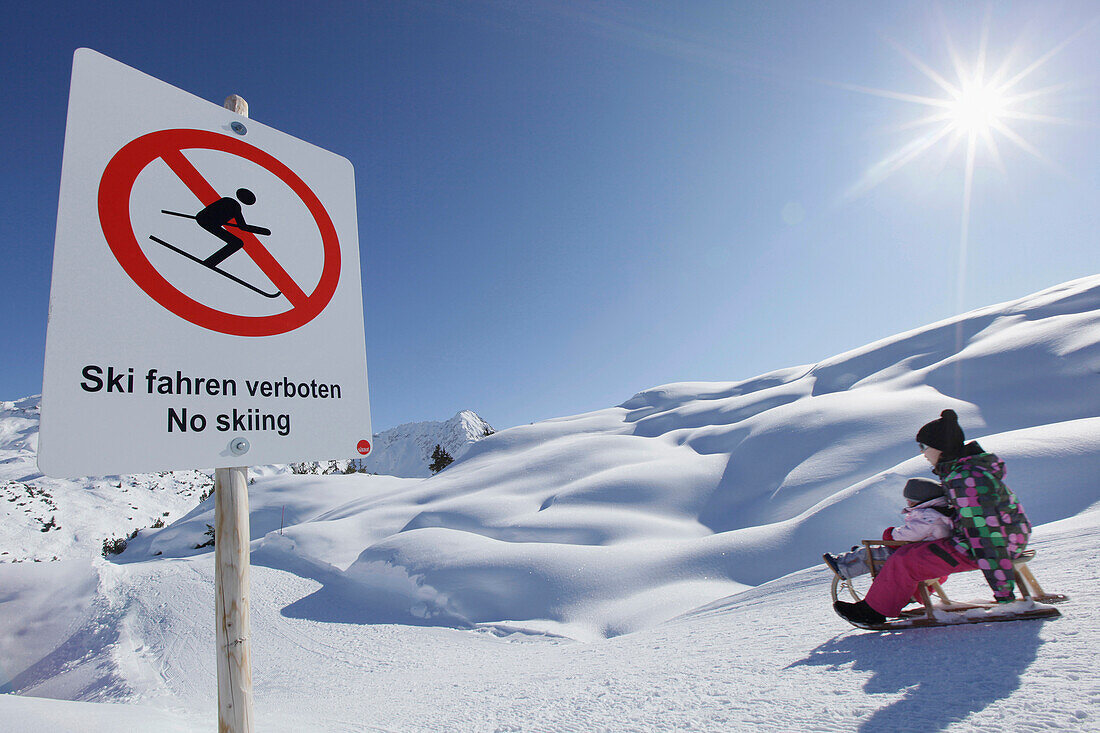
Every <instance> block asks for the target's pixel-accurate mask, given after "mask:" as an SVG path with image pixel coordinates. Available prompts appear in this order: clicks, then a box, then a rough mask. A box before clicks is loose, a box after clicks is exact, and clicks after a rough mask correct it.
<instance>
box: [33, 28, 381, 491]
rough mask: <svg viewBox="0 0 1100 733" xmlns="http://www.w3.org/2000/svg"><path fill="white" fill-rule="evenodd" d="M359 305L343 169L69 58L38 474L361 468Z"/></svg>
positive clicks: (274, 133)
mask: <svg viewBox="0 0 1100 733" xmlns="http://www.w3.org/2000/svg"><path fill="white" fill-rule="evenodd" d="M362 301H363V296H362V284H361V280H360V272H359V241H358V232H357V225H356V213H355V180H354V171H353V170H352V166H351V163H350V162H349V161H348V160H347V159H345V158H343V157H340V156H338V155H335V154H333V153H330V152H328V151H326V150H322V149H320V148H317V147H315V146H313V145H310V144H308V143H305V142H303V141H301V140H298V139H295V138H293V137H290V136H289V135H286V134H284V133H281V132H279V131H278V130H273V129H271V128H270V127H265V126H264V125H262V124H259V123H258V122H255V121H253V120H250V119H248V118H245V117H241V116H239V115H237V114H235V113H233V112H231V111H229V110H227V109H224V108H222V107H219V106H218V105H216V104H211V103H210V102H207V101H204V100H202V99H199V98H197V97H194V96H192V95H190V94H188V93H186V92H183V91H181V90H179V89H176V88H175V87H172V86H170V85H168V84H165V83H164V82H161V81H158V80H157V79H154V78H152V77H150V76H147V75H146V74H143V73H141V72H139V71H136V70H135V69H132V68H130V67H128V66H125V65H123V64H121V63H118V62H117V61H114V60H112V59H109V58H107V57H106V56H103V55H101V54H99V53H96V52H95V51H91V50H88V49H79V50H78V51H77V52H76V54H75V56H74V60H73V76H72V87H71V90H70V94H69V113H68V120H67V122H66V127H65V151H64V159H63V163H62V171H61V194H60V200H59V203H58V213H57V239H56V242H55V247H54V262H53V281H52V285H51V290H50V318H49V326H48V330H47V335H46V361H45V373H44V376H43V388H42V421H41V431H40V438H39V457H38V461H39V467H40V468H41V470H42V472H43V473H46V474H48V475H51V476H82V475H107V474H118V473H132V472H138V471H153V470H171V469H187V468H210V467H215V468H225V467H231V466H248V465H260V464H266V463H287V462H291V461H302V460H321V459H331V458H341V457H356V456H358V455H361V454H365V453H366V452H368V451H369V450H370V440H371V426H370V406H369V400H368V392H367V364H366V348H365V343H364V334H363V302H362Z"/></svg>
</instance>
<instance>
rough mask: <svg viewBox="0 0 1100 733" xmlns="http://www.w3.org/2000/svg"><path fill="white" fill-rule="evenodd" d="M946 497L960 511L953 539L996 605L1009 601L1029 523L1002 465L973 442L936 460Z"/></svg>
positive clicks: (1028, 535) (936, 468) (1026, 538)
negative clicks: (978, 570)
mask: <svg viewBox="0 0 1100 733" xmlns="http://www.w3.org/2000/svg"><path fill="white" fill-rule="evenodd" d="M934 472H935V474H936V475H937V476H939V477H940V480H941V481H942V482H943V486H944V490H945V492H946V494H947V501H948V503H949V504H951V505H952V506H953V507H955V509H956V510H957V511H958V513H959V514H958V518H957V519H956V520H955V533H954V535H953V537H952V539H953V540H954V542H955V546H956V547H957V548H958V549H959V551H960V552H963V553H966V554H968V555H970V557H972V558H974V561H975V562H976V563H977V564H978V567H979V568H981V570H982V572H983V573H984V574H985V579H986V581H987V582H988V583H989V587H990V588H992V589H993V597H994V598H995V599H996V600H997V602H998V603H1007V602H1009V601H1011V600H1012V599H1013V595H1012V590H1013V587H1014V586H1015V582H1014V579H1013V572H1012V560H1013V559H1014V558H1016V557H1018V556H1019V554H1020V553H1021V552H1023V551H1024V548H1025V547H1027V541H1028V538H1029V537H1030V536H1031V523H1030V522H1029V521H1028V519H1027V515H1026V514H1024V509H1023V507H1022V506H1020V502H1019V501H1018V500H1017V499H1016V495H1015V494H1013V493H1012V491H1011V490H1010V489H1009V488H1008V486H1006V485H1005V483H1004V480H1003V479H1004V475H1005V464H1004V462H1003V461H1002V460H1001V459H1000V458H998V457H997V456H996V455H994V454H992V453H986V452H985V451H983V450H982V447H981V446H980V445H978V444H977V443H976V442H971V443H968V444H967V445H966V446H965V447H964V448H963V455H962V456H961V457H959V458H953V459H949V460H946V461H942V462H941V463H939V464H938V465H937V466H936V467H935V469H934Z"/></svg>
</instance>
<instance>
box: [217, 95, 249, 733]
mask: <svg viewBox="0 0 1100 733" xmlns="http://www.w3.org/2000/svg"><path fill="white" fill-rule="evenodd" d="M225 107H226V109H230V110H233V111H234V112H236V113H237V114H239V115H242V116H244V117H247V116H248V104H247V103H246V102H245V101H244V100H243V99H241V98H240V97H239V96H237V95H236V94H234V95H232V96H230V97H229V98H228V99H226V100H225ZM250 539H251V536H250V532H249V524H248V468H246V467H236V468H218V469H215V471H214V608H215V613H216V614H217V634H216V636H217V646H218V733H253V730H254V727H253V718H252V640H251V639H250V638H249V635H250V634H251V621H250V619H249V597H250V595H251V594H250V591H249V583H250V578H249V575H250V572H249V566H250V559H249V541H250Z"/></svg>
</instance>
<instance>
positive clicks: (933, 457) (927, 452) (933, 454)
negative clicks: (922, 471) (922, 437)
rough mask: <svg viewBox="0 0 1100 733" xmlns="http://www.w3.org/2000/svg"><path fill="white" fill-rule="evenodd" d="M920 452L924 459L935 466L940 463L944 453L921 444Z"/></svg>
mask: <svg viewBox="0 0 1100 733" xmlns="http://www.w3.org/2000/svg"><path fill="white" fill-rule="evenodd" d="M919 445H920V452H921V455H922V456H924V459H925V460H926V461H928V462H929V463H931V464H932V465H933V466H935V465H936V464H937V463H939V462H940V456H941V455H943V451H940V450H936V449H935V448H933V447H932V446H930V445H925V444H923V443H920V444H919Z"/></svg>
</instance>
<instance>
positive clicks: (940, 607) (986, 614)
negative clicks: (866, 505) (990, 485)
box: [831, 540, 1069, 631]
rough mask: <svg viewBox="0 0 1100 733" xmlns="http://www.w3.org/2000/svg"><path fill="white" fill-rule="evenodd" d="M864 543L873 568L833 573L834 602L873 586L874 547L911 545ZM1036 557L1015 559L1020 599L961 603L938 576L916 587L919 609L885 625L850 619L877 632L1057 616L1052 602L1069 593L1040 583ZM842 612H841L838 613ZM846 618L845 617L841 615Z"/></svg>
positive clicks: (1026, 553) (855, 596)
mask: <svg viewBox="0 0 1100 733" xmlns="http://www.w3.org/2000/svg"><path fill="white" fill-rule="evenodd" d="M862 544H863V546H864V547H865V548H866V549H867V564H868V566H869V567H870V568H871V574H870V575H869V576H868V575H861V576H857V577H855V578H851V579H847V580H846V579H844V578H841V577H840V576H839V575H835V574H834V576H833V584H832V588H831V592H832V596H833V601H834V602H836V601H839V600H847V599H846V598H844V596H845V595H848V596H851V598H852V600H854V601H857V602H858V601H862V600H863V597H864V596H865V595H866V594H867V589H868V588H870V586H871V581H872V580H873V579H874V577H875V576H876V575H878V568H877V567H876V565H875V560H874V557H873V555H872V553H871V548H872V547H875V546H881V547H900V546H902V545H908V544H910V543H908V542H900V541H897V540H863V543H862ZM1033 559H1035V550H1025V551H1024V552H1023V553H1022V554H1021V555H1020V556H1019V557H1018V558H1016V559H1015V560H1013V561H1012V568H1013V575H1014V576H1015V581H1016V588H1017V589H1019V592H1020V595H1021V596H1022V597H1021V598H1020V599H1018V600H1016V601H1013V602H1012V603H994V602H992V601H967V602H965V603H960V602H957V601H952V600H951V599H950V598H948V597H947V593H946V592H945V591H944V589H943V587H942V586H941V585H940V583H939V581H938V580H936V579H932V580H925V581H923V582H921V584H920V585H919V586H918V587H917V593H918V597H919V599H920V602H921V606H920V607H918V608H913V609H908V610H903V611H902V612H901V616H900V617H899V618H896V619H890V620H888V621H886V623H882V624H857V623H852V622H851V621H848V619H844V620H845V621H848V623H851V624H852V625H853V626H855V627H856V628H860V629H874V630H876V631H888V630H895V629H915V628H927V627H931V626H954V625H958V624H982V623H992V622H995V621H1018V620H1021V619H1036V618H1056V617H1058V616H1061V615H1062V614H1061V613H1060V612H1059V611H1058V609H1057V608H1054V607H1053V606H1051V605H1049V604H1053V603H1061V602H1063V601H1066V600H1069V599H1068V598H1067V597H1066V596H1064V595H1061V594H1057V593H1047V592H1045V591H1044V590H1043V588H1042V586H1041V585H1039V581H1037V580H1036V579H1035V576H1034V575H1033V574H1032V572H1031V570H1030V568H1028V566H1027V564H1028V563H1029V562H1030V561H1031V560H1033ZM932 593H935V594H936V596H938V598H939V602H938V603H933V602H932ZM838 615H839V614H838ZM841 618H843V616H841Z"/></svg>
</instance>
